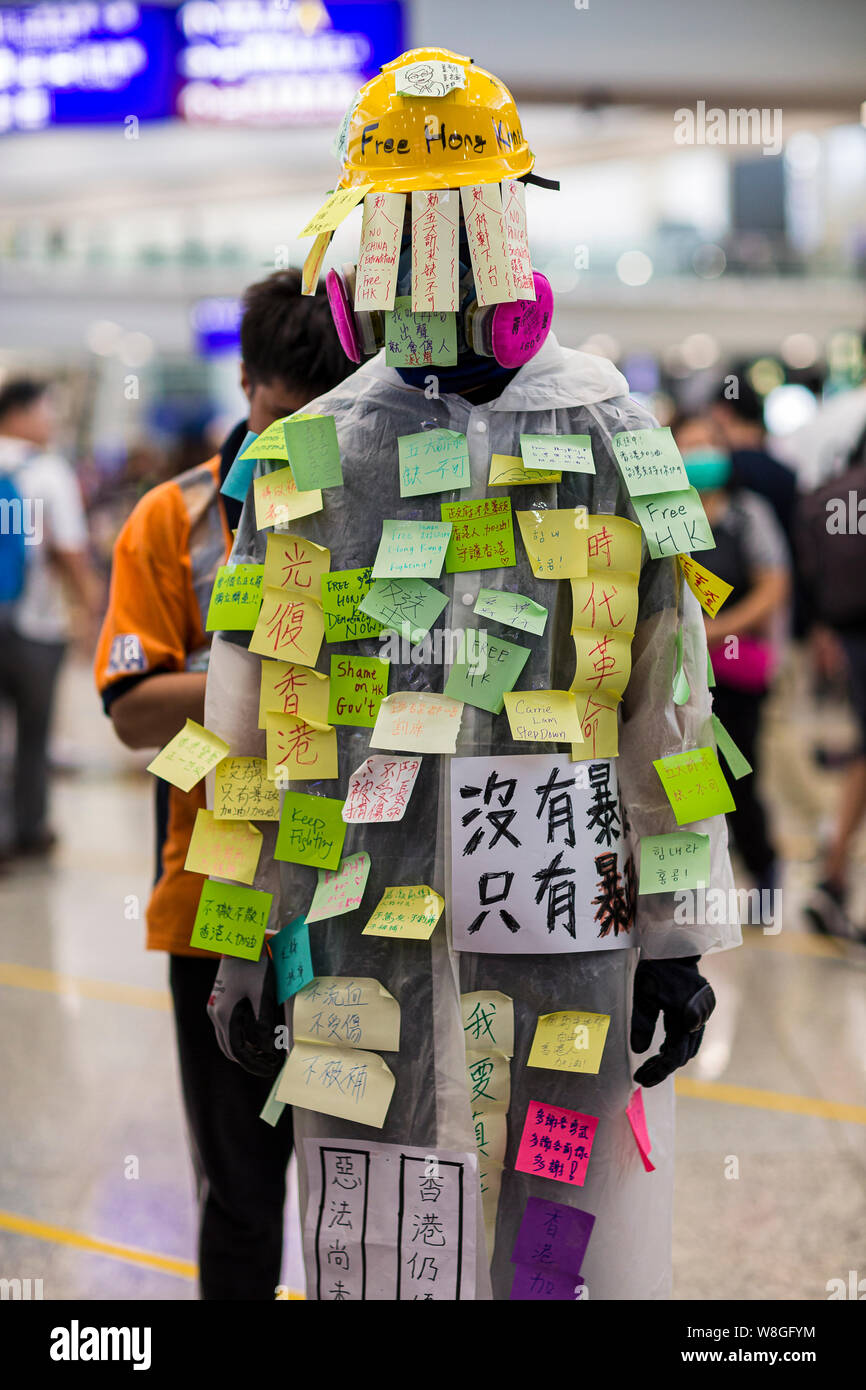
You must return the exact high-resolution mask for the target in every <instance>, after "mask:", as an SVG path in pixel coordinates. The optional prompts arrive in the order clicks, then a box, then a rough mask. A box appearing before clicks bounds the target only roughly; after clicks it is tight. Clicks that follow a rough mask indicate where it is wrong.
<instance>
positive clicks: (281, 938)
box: [270, 917, 313, 1004]
mask: <svg viewBox="0 0 866 1390" xmlns="http://www.w3.org/2000/svg"><path fill="white" fill-rule="evenodd" d="M270 947H271V955H272V956H273V958H274V969H275V970H276V972H277V1003H278V1004H284V1003H285V1001H286V1000H287V999H291V997H292V995H293V994H297V992H298V990H299V989H303V988H304V985H308V984H309V983H310V981H311V980H312V978H313V958H312V956H311V955H310V929H309V927H308V926H307V923H306V921H305V920H304V918H303V917H296V918H295V920H294V921H293V922H289V925H288V926H287V927H283V929H282V931H279V932H277V934H276V936H274V937H272V938H271V941H270Z"/></svg>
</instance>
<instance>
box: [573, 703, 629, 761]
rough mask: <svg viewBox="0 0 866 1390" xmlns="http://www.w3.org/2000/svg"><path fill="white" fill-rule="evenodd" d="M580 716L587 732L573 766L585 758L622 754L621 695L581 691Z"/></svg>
mask: <svg viewBox="0 0 866 1390" xmlns="http://www.w3.org/2000/svg"><path fill="white" fill-rule="evenodd" d="M576 698H577V714H578V718H579V719H580V727H581V729H582V731H583V743H578V744H575V745H574V746H573V748H572V750H571V760H572V762H579V761H581V760H582V759H584V758H615V757H617V756H618V754H619V721H618V719H617V714H616V712H617V707H618V706H619V702H620V697H619V695H615V694H613V693H612V692H611V691H609V690H597V691H589V690H579V691H577V692H576Z"/></svg>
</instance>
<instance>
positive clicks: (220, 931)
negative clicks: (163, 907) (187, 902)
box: [189, 878, 273, 960]
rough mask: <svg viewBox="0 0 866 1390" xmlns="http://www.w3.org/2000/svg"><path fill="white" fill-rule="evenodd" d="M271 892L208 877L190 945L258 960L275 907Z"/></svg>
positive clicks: (226, 954) (225, 954)
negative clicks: (272, 902)
mask: <svg viewBox="0 0 866 1390" xmlns="http://www.w3.org/2000/svg"><path fill="white" fill-rule="evenodd" d="M272 896H273V895H272V894H271V893H262V892H259V890H258V889H256V888H242V887H241V886H240V884H237V883H216V882H214V880H213V879H210V878H208V879H205V882H204V883H203V885H202V890H201V897H200V898H199V902H198V908H197V910H196V914H195V925H194V926H193V929H192V936H191V937H190V939H189V944H190V946H197V947H198V948H199V949H200V950H202V951H216V953H217V954H218V955H221V956H240V957H241V958H242V959H243V960H258V958H259V956H260V955H261V953H262V942H263V941H264V939H265V928H266V927H267V925H268V916H269V914H270V911H271V901H272Z"/></svg>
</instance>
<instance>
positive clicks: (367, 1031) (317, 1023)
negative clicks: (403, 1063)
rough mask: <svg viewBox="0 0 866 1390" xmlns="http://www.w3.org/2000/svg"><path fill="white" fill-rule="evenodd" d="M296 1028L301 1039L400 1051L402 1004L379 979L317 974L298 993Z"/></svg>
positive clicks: (297, 1036)
mask: <svg viewBox="0 0 866 1390" xmlns="http://www.w3.org/2000/svg"><path fill="white" fill-rule="evenodd" d="M292 1028H293V1030H294V1037H295V1039H296V1040H298V1041H303V1042H312V1043H320V1042H321V1043H326V1044H328V1045H331V1044H334V1043H336V1044H337V1046H339V1047H374V1048H376V1049H378V1050H379V1051H381V1052H399V1050H400V1005H399V1004H398V1003H397V1000H396V999H395V998H394V996H393V994H389V992H388V990H387V989H385V987H384V985H381V984H380V983H379V981H378V980H371V979H366V978H364V977H362V976H359V975H316V976H314V978H313V979H312V980H311V981H310V983H309V984H308V985H305V986H304V988H303V989H302V990H300V991H299V992H298V994H297V995H296V996H295V1006H294V1009H293V1011H292Z"/></svg>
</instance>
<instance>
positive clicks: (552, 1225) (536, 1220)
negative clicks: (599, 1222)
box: [511, 1197, 595, 1274]
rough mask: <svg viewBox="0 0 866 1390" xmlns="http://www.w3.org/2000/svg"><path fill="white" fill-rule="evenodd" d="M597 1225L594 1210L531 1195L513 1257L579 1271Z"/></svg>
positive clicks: (521, 1262)
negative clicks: (569, 1205)
mask: <svg viewBox="0 0 866 1390" xmlns="http://www.w3.org/2000/svg"><path fill="white" fill-rule="evenodd" d="M594 1225H595V1217H594V1216H593V1214H592V1212H589V1211H581V1210H580V1208H579V1207H567V1206H564V1205H563V1204H562V1203H561V1202H552V1201H546V1200H545V1199H544V1198H543V1197H528V1198H527V1200H526V1207H525V1208H524V1212H523V1218H522V1220H521V1222H520V1229H519V1231H518V1232H517V1239H516V1241H515V1242H514V1248H513V1250H512V1251H511V1259H512V1261H513V1262H514V1263H515V1264H525V1265H531V1264H535V1265H544V1266H545V1267H546V1268H547V1267H552V1268H553V1269H558V1270H563V1271H565V1272H567V1273H569V1274H579V1273H580V1267H581V1265H582V1264H583V1259H584V1256H585V1254H586V1247H587V1246H588V1245H589V1238H590V1236H591V1235H592V1228H593V1226H594Z"/></svg>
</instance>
